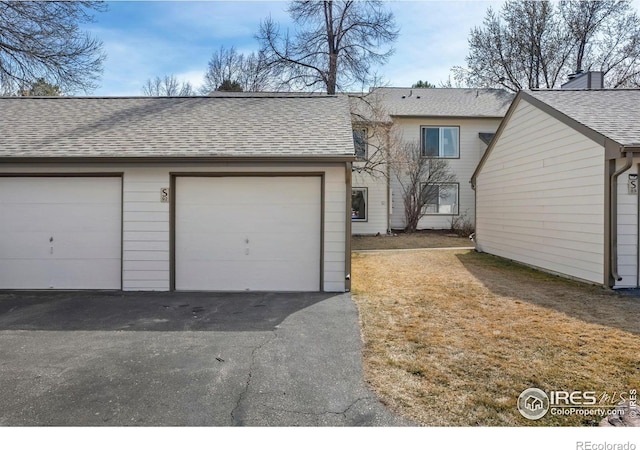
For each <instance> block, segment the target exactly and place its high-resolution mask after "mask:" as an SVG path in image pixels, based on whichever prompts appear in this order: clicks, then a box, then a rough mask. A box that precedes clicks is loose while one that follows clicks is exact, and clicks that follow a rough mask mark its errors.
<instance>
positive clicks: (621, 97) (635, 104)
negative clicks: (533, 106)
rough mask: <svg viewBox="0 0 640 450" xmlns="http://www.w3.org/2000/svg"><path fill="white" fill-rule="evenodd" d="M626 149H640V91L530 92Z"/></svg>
mask: <svg viewBox="0 0 640 450" xmlns="http://www.w3.org/2000/svg"><path fill="white" fill-rule="evenodd" d="M526 93H527V94H528V95H530V96H531V97H533V98H535V99H538V100H540V101H541V102H543V103H546V104H547V105H549V106H550V107H551V108H553V109H555V110H557V111H559V112H560V113H562V114H564V115H565V116H567V117H569V118H571V119H573V120H575V121H576V122H578V123H581V124H582V125H584V126H586V127H588V128H591V129H592V130H594V131H596V132H597V133H599V134H601V135H603V136H605V137H607V138H609V139H611V140H613V141H616V142H617V143H619V144H620V145H623V146H630V147H638V146H640V126H639V124H640V89H603V90H545V91H542V90H541V91H526Z"/></svg>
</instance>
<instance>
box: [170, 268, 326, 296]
mask: <svg viewBox="0 0 640 450" xmlns="http://www.w3.org/2000/svg"><path fill="white" fill-rule="evenodd" d="M221 262H222V264H219V265H218V266H216V269H215V270H211V267H210V264H208V263H206V262H203V263H201V264H197V263H194V262H190V263H187V264H186V265H185V266H184V273H183V275H182V276H181V280H180V284H181V287H178V286H176V287H177V288H178V289H184V290H195V291H208V290H225V291H245V290H260V291H309V290H318V277H317V275H314V274H313V272H314V271H315V270H316V269H317V268H316V267H315V266H309V267H300V262H299V261H269V262H268V266H267V265H266V264H265V262H262V261H221ZM274 273H280V274H289V276H280V277H274V276H273V274H274ZM203 274H204V276H202V275H203ZM300 274H302V275H300ZM212 286H213V287H222V289H213V288H212ZM252 286H253V287H252ZM310 286H314V287H313V288H310Z"/></svg>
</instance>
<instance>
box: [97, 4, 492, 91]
mask: <svg viewBox="0 0 640 450" xmlns="http://www.w3.org/2000/svg"><path fill="white" fill-rule="evenodd" d="M501 4H502V2H496V1H393V2H392V1H390V2H388V3H387V6H388V7H389V8H390V9H391V10H392V11H393V12H394V14H395V16H396V21H397V23H398V25H399V26H400V36H399V38H398V40H397V42H396V44H395V48H396V52H395V54H394V55H393V57H392V58H391V59H390V61H389V62H388V64H386V65H385V66H383V67H381V68H380V69H379V71H378V72H379V74H381V75H382V76H383V78H384V79H385V80H386V81H387V82H388V83H389V84H390V85H392V86H410V85H411V84H413V83H415V82H416V81H418V80H420V79H421V80H428V81H429V82H431V83H436V84H437V83H439V82H441V81H445V80H446V79H447V78H448V76H449V69H450V68H451V67H452V66H454V65H464V58H465V56H466V55H467V53H468V47H467V38H468V35H469V30H470V29H471V28H472V27H474V26H477V25H481V24H482V20H483V18H484V16H485V12H486V10H487V8H488V7H489V6H490V5H493V6H496V7H499V5H501ZM108 5H109V9H108V11H107V12H103V13H99V14H97V15H96V20H95V22H94V23H91V24H88V25H86V26H85V28H86V29H87V30H88V31H89V32H90V33H91V34H93V35H94V36H96V37H97V38H99V39H100V40H102V41H103V43H104V49H105V52H106V54H107V60H106V61H105V64H104V73H103V76H102V79H101V81H100V87H99V88H98V89H96V90H95V91H94V92H93V95H141V88H142V85H143V84H144V82H145V81H146V80H147V79H149V78H152V77H155V76H162V75H165V74H174V75H176V76H177V77H178V78H179V79H181V80H183V81H189V82H191V83H192V84H193V85H194V86H195V87H198V86H199V85H200V84H201V82H202V77H203V74H204V72H205V71H206V68H207V62H208V61H209V59H210V57H211V54H212V53H213V51H214V50H216V49H219V48H220V46H225V47H231V46H235V47H236V48H237V49H238V50H239V51H241V52H251V51H254V50H257V47H258V46H257V43H256V41H255V39H254V37H253V36H254V35H255V33H256V32H257V31H258V28H259V25H260V21H261V20H263V19H264V18H265V17H267V16H269V15H271V17H272V18H273V19H274V20H275V21H277V22H279V23H281V26H282V27H285V28H286V26H287V25H290V21H289V16H288V14H287V12H286V7H287V2H283V1H199V2H194V1H175V2H172V1H139V2H128V1H116V2H108Z"/></svg>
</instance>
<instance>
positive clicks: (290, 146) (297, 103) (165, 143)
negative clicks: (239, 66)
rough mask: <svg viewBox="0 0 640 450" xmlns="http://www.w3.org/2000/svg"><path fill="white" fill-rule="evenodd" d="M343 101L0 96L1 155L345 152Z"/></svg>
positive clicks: (348, 137) (348, 142)
mask: <svg viewBox="0 0 640 450" xmlns="http://www.w3.org/2000/svg"><path fill="white" fill-rule="evenodd" d="M353 152H354V147H353V136H352V132H351V118H350V113H349V104H348V100H347V99H346V98H345V97H339V96H283V97H248V96H239V97H46V98H44V97H42V98H38V97H2V98H0V157H3V158H7V157H8V158H11V157H46V158H51V157H124V158H126V157H145V156H149V157H265V156H276V157H277V156H292V157H307V156H309V157H318V156H320V157H322V156H334V157H336V156H337V157H350V156H352V155H353Z"/></svg>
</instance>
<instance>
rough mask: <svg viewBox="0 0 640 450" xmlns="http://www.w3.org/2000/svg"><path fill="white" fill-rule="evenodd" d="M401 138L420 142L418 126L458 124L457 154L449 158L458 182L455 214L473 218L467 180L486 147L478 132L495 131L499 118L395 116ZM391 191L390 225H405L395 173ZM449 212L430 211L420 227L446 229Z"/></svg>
mask: <svg viewBox="0 0 640 450" xmlns="http://www.w3.org/2000/svg"><path fill="white" fill-rule="evenodd" d="M394 122H395V124H396V125H397V126H398V128H399V130H400V133H401V135H402V138H403V140H404V141H409V142H411V141H415V142H420V129H421V127H423V126H459V127H460V158H456V159H448V160H447V161H449V167H450V169H451V170H452V171H453V172H454V173H455V174H456V177H457V179H458V184H459V191H458V203H459V208H458V212H459V214H458V215H464V216H466V218H467V219H469V220H470V221H471V222H472V223H473V222H474V218H475V195H474V192H473V189H471V184H470V183H469V180H470V179H471V175H472V174H473V172H474V171H475V169H476V167H477V165H478V162H479V161H480V158H482V155H483V154H484V151H485V150H486V147H487V146H486V144H485V143H484V142H482V140H480V138H479V136H478V133H495V131H496V129H497V128H498V126H499V125H500V119H478V118H469V119H465V118H449V119H447V118H427V117H424V118H406V117H395V118H394ZM390 184H391V192H392V205H391V209H392V214H391V219H390V222H391V228H393V229H403V228H404V226H405V218H404V207H403V201H402V188H401V186H400V183H399V181H398V178H397V176H396V175H395V174H391V177H390ZM451 220H452V215H450V214H431V215H426V216H425V217H423V218H422V220H420V222H419V224H418V228H420V229H448V228H450V227H451Z"/></svg>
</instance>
